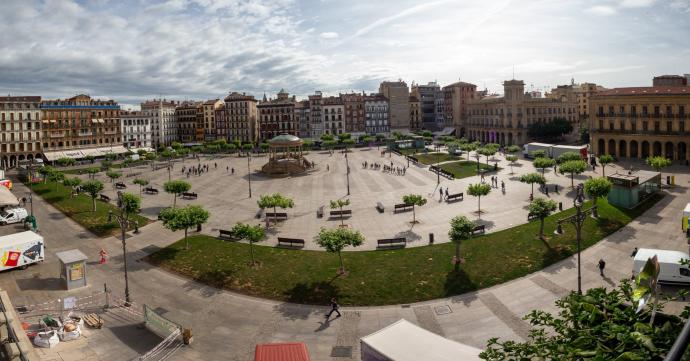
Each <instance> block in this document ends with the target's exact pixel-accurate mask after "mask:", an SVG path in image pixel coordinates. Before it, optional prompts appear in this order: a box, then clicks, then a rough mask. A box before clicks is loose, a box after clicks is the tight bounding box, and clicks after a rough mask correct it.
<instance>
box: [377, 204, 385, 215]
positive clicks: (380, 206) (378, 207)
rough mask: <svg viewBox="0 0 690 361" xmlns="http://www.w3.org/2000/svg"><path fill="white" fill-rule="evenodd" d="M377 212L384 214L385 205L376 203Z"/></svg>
mask: <svg viewBox="0 0 690 361" xmlns="http://www.w3.org/2000/svg"><path fill="white" fill-rule="evenodd" d="M376 210H377V211H379V213H383V212H384V211H385V210H386V208H385V207H384V206H383V203H381V202H376Z"/></svg>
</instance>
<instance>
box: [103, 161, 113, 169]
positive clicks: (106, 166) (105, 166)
mask: <svg viewBox="0 0 690 361" xmlns="http://www.w3.org/2000/svg"><path fill="white" fill-rule="evenodd" d="M112 166H113V161H112V160H104V161H102V162H101V169H104V170H108V169H110V167H112Z"/></svg>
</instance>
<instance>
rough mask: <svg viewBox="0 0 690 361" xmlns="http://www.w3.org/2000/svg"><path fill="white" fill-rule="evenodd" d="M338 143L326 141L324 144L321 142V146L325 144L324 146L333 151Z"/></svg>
mask: <svg viewBox="0 0 690 361" xmlns="http://www.w3.org/2000/svg"><path fill="white" fill-rule="evenodd" d="M337 143H338V142H336V141H335V140H324V141H323V142H321V144H323V146H324V147H326V149H333V147H335V145H336V144H337Z"/></svg>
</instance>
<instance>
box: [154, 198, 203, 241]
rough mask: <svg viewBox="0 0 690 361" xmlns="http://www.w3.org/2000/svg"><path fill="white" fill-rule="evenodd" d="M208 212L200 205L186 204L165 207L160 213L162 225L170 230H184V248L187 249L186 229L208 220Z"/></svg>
mask: <svg viewBox="0 0 690 361" xmlns="http://www.w3.org/2000/svg"><path fill="white" fill-rule="evenodd" d="M209 216H210V214H209V213H208V211H207V210H205V209H203V208H202V207H201V206H196V205H188V206H185V207H182V208H166V209H164V210H163V211H161V213H160V219H161V221H162V222H163V226H164V227H165V228H167V229H169V230H171V231H173V232H174V231H180V230H184V241H185V249H189V241H188V240H187V231H188V230H189V228H190V227H198V226H200V225H202V224H204V223H206V221H208V218H209Z"/></svg>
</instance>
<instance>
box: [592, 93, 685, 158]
mask: <svg viewBox="0 0 690 361" xmlns="http://www.w3.org/2000/svg"><path fill="white" fill-rule="evenodd" d="M591 108H592V110H593V111H594V112H595V113H594V114H592V117H591V120H590V137H591V147H592V151H593V153H594V154H597V155H601V154H610V155H613V156H615V157H617V158H627V159H645V158H647V157H649V156H665V157H667V158H669V159H672V160H676V161H682V162H683V163H684V162H685V161H687V160H690V153H689V152H688V145H689V144H688V143H690V124H689V122H690V117H688V114H689V110H690V87H688V86H651V87H637V88H615V89H609V90H604V91H600V92H598V93H597V94H596V95H595V96H593V97H592V99H591Z"/></svg>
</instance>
